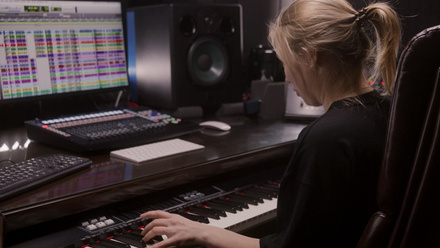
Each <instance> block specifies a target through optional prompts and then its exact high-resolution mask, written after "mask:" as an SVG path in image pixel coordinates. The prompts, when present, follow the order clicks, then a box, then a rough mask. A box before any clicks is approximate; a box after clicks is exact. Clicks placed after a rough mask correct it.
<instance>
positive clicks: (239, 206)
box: [209, 197, 247, 211]
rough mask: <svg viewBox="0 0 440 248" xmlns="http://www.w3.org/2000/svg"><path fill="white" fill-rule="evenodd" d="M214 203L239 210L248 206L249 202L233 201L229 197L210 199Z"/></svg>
mask: <svg viewBox="0 0 440 248" xmlns="http://www.w3.org/2000/svg"><path fill="white" fill-rule="evenodd" d="M209 202H211V203H214V204H220V205H225V206H229V207H232V208H234V209H235V210H237V211H241V210H243V208H245V207H247V204H245V203H242V202H237V201H231V200H230V198H229V197H227V198H218V199H213V200H211V201H209Z"/></svg>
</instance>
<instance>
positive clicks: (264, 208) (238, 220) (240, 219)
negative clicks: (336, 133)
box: [208, 198, 277, 229]
mask: <svg viewBox="0 0 440 248" xmlns="http://www.w3.org/2000/svg"><path fill="white" fill-rule="evenodd" d="M276 209H277V198H272V200H267V199H264V203H259V204H258V205H257V206H255V205H251V204H249V209H243V210H242V211H237V213H235V214H233V213H228V212H227V213H226V217H221V218H220V219H219V220H215V219H211V218H208V219H209V224H208V225H212V226H216V227H220V228H225V229H229V228H231V227H233V226H235V225H238V224H242V223H244V222H247V221H249V220H251V219H253V218H258V217H259V216H262V215H264V214H267V213H269V212H272V211H275V210H276Z"/></svg>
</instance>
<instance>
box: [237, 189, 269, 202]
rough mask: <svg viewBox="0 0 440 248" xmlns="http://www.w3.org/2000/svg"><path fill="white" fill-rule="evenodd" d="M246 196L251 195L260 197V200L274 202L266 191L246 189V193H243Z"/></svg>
mask: <svg viewBox="0 0 440 248" xmlns="http://www.w3.org/2000/svg"><path fill="white" fill-rule="evenodd" d="M243 193H244V195H249V196H252V197H259V198H263V199H267V200H272V198H273V197H272V195H271V194H269V193H266V192H264V191H253V190H251V189H246V190H245V191H243Z"/></svg>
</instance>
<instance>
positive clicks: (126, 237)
mask: <svg viewBox="0 0 440 248" xmlns="http://www.w3.org/2000/svg"><path fill="white" fill-rule="evenodd" d="M113 239H115V240H118V241H121V242H123V243H126V244H129V245H132V246H135V247H145V246H144V243H143V242H141V239H142V237H139V236H137V235H130V234H129V233H124V234H123V235H116V236H114V237H113Z"/></svg>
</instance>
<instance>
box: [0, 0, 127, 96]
mask: <svg viewBox="0 0 440 248" xmlns="http://www.w3.org/2000/svg"><path fill="white" fill-rule="evenodd" d="M122 19H123V17H122V9H121V3H120V2H110V1H108V2H106V1H32V0H0V69H1V78H0V80H1V83H0V87H1V88H0V89H1V94H0V102H8V101H13V100H18V99H29V98H34V97H42V96H44V97H45V96H51V95H61V94H63V95H65V94H68V93H78V92H92V91H101V90H105V89H117V88H121V87H128V79H127V66H126V54H125V44H124V32H123V21H122Z"/></svg>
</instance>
